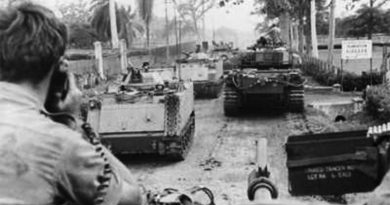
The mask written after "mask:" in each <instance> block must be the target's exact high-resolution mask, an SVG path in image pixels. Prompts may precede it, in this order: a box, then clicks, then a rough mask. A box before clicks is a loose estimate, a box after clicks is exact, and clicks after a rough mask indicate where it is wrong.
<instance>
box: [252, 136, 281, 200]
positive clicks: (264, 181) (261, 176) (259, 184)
mask: <svg viewBox="0 0 390 205" xmlns="http://www.w3.org/2000/svg"><path fill="white" fill-rule="evenodd" d="M270 175H271V173H270V172H269V171H268V165H267V139H265V138H260V139H259V140H257V141H256V169H254V170H253V171H252V172H251V173H250V174H249V177H248V190H247V194H248V198H249V200H251V201H255V202H264V201H269V200H271V199H276V198H278V190H277V189H276V186H275V185H274V184H273V183H272V182H271V180H270V178H269V177H270Z"/></svg>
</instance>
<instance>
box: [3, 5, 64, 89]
mask: <svg viewBox="0 0 390 205" xmlns="http://www.w3.org/2000/svg"><path fill="white" fill-rule="evenodd" d="M67 38H68V33H67V29H66V26H65V24H63V23H62V22H60V21H59V20H58V19H57V18H56V17H55V15H54V13H53V12H52V11H51V10H49V9H47V8H45V7H43V6H40V5H37V4H33V3H29V2H25V3H21V4H19V5H18V6H16V7H8V8H6V9H4V10H0V80H2V81H8V82H22V81H28V82H32V83H38V82H41V80H43V79H44V78H45V77H46V76H47V75H48V73H50V71H51V69H52V68H54V67H55V66H56V65H58V63H59V61H60V58H61V57H62V56H63V55H64V53H65V49H66V45H67Z"/></svg>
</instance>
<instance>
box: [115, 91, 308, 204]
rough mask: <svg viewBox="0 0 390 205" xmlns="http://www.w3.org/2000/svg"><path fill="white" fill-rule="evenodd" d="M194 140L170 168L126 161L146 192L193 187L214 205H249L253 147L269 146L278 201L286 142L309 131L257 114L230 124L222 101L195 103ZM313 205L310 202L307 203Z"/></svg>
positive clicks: (284, 192) (139, 159) (151, 161)
mask: <svg viewBox="0 0 390 205" xmlns="http://www.w3.org/2000/svg"><path fill="white" fill-rule="evenodd" d="M195 107H196V136H195V139H194V144H193V146H192V149H191V151H190V153H189V155H188V157H187V159H186V160H185V161H182V162H177V163H172V162H168V161H166V160H164V158H158V157H156V156H125V157H122V158H121V160H122V161H124V162H125V163H126V164H127V165H128V167H129V168H130V170H131V171H132V172H133V173H134V174H135V176H136V177H137V179H138V181H139V183H140V184H143V185H144V186H145V187H146V188H147V189H151V190H162V189H164V188H167V187H172V188H177V189H180V190H183V189H188V188H191V187H193V186H195V185H204V186H207V187H209V188H210V189H211V190H212V191H213V193H214V194H215V197H216V204H218V205H224V204H229V205H230V204H242V203H243V202H247V201H248V200H247V195H246V189H247V176H248V174H249V173H250V172H251V171H252V170H253V169H254V168H255V164H254V161H255V148H256V147H255V141H256V139H258V138H260V137H265V138H267V140H268V161H269V165H270V171H271V178H272V181H273V182H275V183H276V185H277V187H278V188H279V192H280V193H279V196H280V198H282V199H288V198H290V197H291V196H290V195H289V193H288V188H287V187H288V182H287V169H286V166H285V164H286V156H285V152H284V143H285V141H286V139H287V136H289V135H292V134H301V133H300V132H302V130H304V129H307V128H305V127H303V125H302V123H301V122H299V120H300V119H299V118H297V117H296V116H295V114H268V115H264V114H260V115H258V114H256V115H245V116H241V117H236V118H229V117H225V116H224V115H223V111H222V98H219V99H214V100H201V101H196V104H195ZM309 200H311V199H309Z"/></svg>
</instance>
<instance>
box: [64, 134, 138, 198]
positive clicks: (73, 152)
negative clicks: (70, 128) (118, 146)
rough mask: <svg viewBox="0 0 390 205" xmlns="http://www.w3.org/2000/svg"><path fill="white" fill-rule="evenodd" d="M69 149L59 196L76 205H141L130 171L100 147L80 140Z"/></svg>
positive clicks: (74, 141) (65, 155) (98, 144)
mask: <svg viewBox="0 0 390 205" xmlns="http://www.w3.org/2000/svg"><path fill="white" fill-rule="evenodd" d="M79 139H80V140H73V142H72V143H70V145H69V146H68V147H69V148H68V149H67V151H66V153H65V154H64V156H63V159H62V160H61V163H60V165H59V167H58V170H59V176H58V179H59V180H58V181H59V184H58V192H59V194H60V196H61V198H64V199H66V200H70V201H71V202H73V203H76V204H83V205H88V204H126V205H138V204H141V203H142V196H141V192H140V189H139V187H138V185H137V184H136V182H135V180H134V179H133V177H132V176H131V173H130V171H129V170H128V169H127V168H126V167H125V166H124V165H123V164H122V163H121V162H119V160H117V159H116V158H115V157H114V156H113V155H112V154H111V153H110V152H109V151H107V150H106V149H105V148H104V147H103V146H102V145H101V144H100V143H95V144H91V143H89V142H87V141H86V140H84V139H82V138H81V136H80V137H79Z"/></svg>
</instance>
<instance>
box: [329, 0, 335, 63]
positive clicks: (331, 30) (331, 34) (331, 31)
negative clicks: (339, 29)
mask: <svg viewBox="0 0 390 205" xmlns="http://www.w3.org/2000/svg"><path fill="white" fill-rule="evenodd" d="M335 8H336V0H332V2H331V5H330V17H329V44H328V65H329V66H333V46H334V45H333V41H334V36H335V15H334V13H335Z"/></svg>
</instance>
